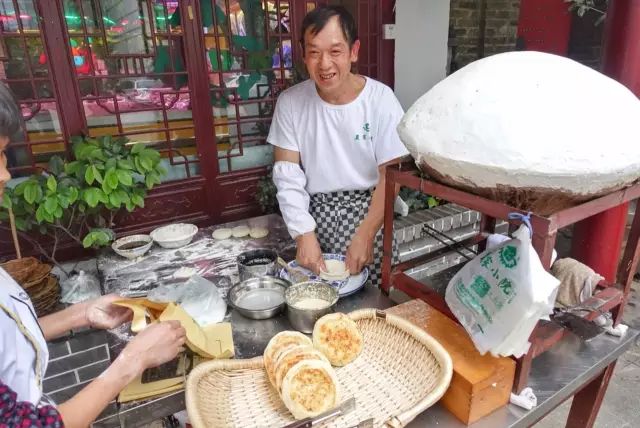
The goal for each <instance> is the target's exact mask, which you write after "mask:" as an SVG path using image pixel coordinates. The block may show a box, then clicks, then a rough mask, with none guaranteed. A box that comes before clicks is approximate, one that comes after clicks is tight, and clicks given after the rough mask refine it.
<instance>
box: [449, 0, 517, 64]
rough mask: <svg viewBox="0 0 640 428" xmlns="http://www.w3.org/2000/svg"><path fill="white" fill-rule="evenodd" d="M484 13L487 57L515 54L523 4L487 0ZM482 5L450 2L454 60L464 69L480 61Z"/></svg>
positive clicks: (457, 0) (458, 0) (512, 0)
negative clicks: (471, 63) (477, 60)
mask: <svg viewBox="0 0 640 428" xmlns="http://www.w3.org/2000/svg"><path fill="white" fill-rule="evenodd" d="M486 3H487V7H486V12H485V31H484V37H485V40H484V56H485V57H486V56H490V55H494V54H497V53H501V52H509V51H513V50H515V46H516V33H517V30H518V17H519V15H520V0H487V1H486ZM479 5H480V2H478V1H471V0H451V8H450V12H449V35H450V37H453V38H454V39H455V41H456V49H455V55H454V56H453V58H452V59H451V62H452V63H455V67H456V68H462V67H464V66H465V65H467V64H469V63H470V62H473V61H475V60H476V59H478V41H479V38H480V10H479V7H480V6H479Z"/></svg>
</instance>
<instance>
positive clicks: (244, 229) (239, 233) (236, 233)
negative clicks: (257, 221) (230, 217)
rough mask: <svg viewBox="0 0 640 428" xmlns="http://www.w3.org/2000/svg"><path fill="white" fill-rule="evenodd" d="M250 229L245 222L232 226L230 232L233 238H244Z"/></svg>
mask: <svg viewBox="0 0 640 428" xmlns="http://www.w3.org/2000/svg"><path fill="white" fill-rule="evenodd" d="M250 231H251V229H249V226H247V225H246V224H243V225H240V226H236V227H234V228H233V229H232V232H231V234H232V235H233V237H234V238H244V237H245V236H247V235H248V234H249V232H250Z"/></svg>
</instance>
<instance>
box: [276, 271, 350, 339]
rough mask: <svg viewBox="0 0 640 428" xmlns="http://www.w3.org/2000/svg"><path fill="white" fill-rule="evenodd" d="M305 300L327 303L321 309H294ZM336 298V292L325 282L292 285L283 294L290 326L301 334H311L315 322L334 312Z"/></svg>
mask: <svg viewBox="0 0 640 428" xmlns="http://www.w3.org/2000/svg"><path fill="white" fill-rule="evenodd" d="M307 298H313V299H320V300H324V301H326V302H327V306H326V307H323V308H321V309H303V308H299V307H296V304H297V303H299V302H301V301H303V300H304V299H307ZM338 298H339V296H338V290H337V289H336V288H334V287H332V286H330V285H329V284H327V283H325V282H319V281H307V282H301V283H299V284H296V285H292V286H291V287H289V288H287V290H286V291H285V293H284V299H285V302H286V304H287V317H288V318H289V322H290V323H291V326H293V328H295V329H296V330H298V331H301V332H303V333H313V326H314V325H315V324H316V321H318V320H319V319H320V318H322V317H323V316H324V315H327V314H330V313H332V312H334V311H335V307H336V303H337V302H338Z"/></svg>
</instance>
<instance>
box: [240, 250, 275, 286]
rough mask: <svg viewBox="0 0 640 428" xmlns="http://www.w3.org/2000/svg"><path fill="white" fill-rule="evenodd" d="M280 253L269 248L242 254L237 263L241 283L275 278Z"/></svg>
mask: <svg viewBox="0 0 640 428" xmlns="http://www.w3.org/2000/svg"><path fill="white" fill-rule="evenodd" d="M277 260H278V253H276V252H275V251H273V250H270V249H268V248H258V249H256V250H249V251H244V252H242V253H240V255H239V256H238V258H237V259H236V262H237V264H238V275H239V276H240V281H245V280H247V279H249V278H259V277H261V276H275V275H276V272H277Z"/></svg>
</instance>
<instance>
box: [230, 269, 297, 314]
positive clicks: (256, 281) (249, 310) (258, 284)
mask: <svg viewBox="0 0 640 428" xmlns="http://www.w3.org/2000/svg"><path fill="white" fill-rule="evenodd" d="M290 285H291V283H290V282H289V281H287V280H284V279H280V278H274V277H271V276H263V277H260V278H250V279H247V280H245V281H242V282H240V283H238V284H236V285H234V286H233V287H231V290H229V305H231V306H232V307H233V308H234V309H236V310H237V311H238V312H240V313H241V314H242V315H244V316H245V317H247V318H251V319H254V320H263V319H267V318H271V317H274V316H276V315H278V314H279V313H280V312H282V310H283V309H284V306H285V303H284V294H285V290H286V289H287V288H288V287H289V286H290Z"/></svg>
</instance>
